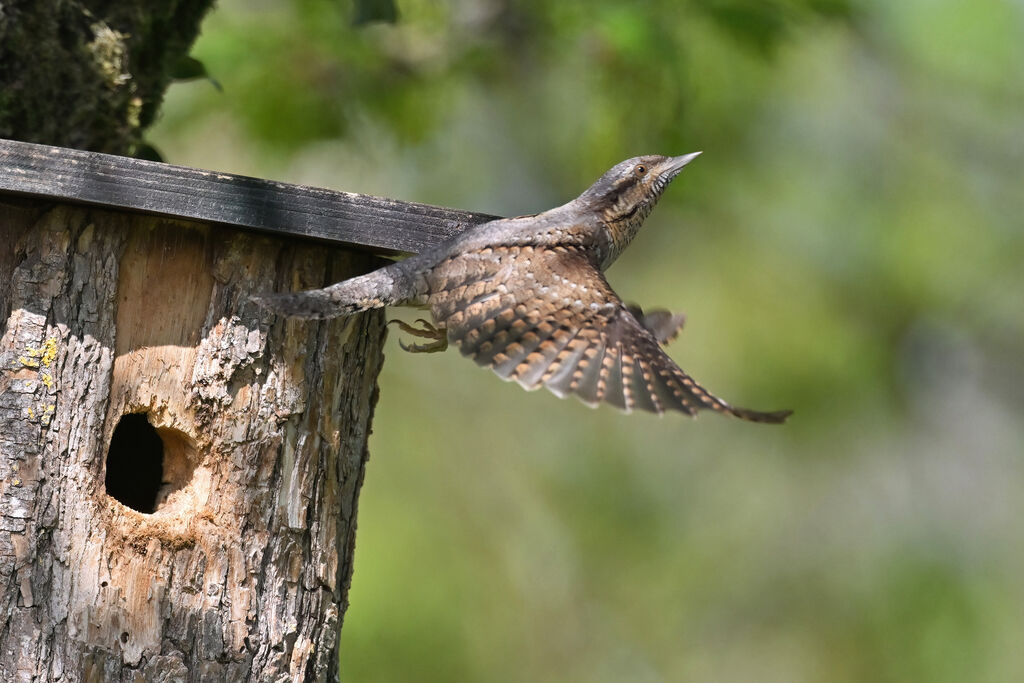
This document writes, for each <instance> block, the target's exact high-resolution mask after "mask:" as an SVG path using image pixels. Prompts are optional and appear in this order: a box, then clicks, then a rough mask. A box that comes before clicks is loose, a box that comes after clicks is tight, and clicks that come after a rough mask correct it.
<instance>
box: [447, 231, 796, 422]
mask: <svg viewBox="0 0 1024 683" xmlns="http://www.w3.org/2000/svg"><path fill="white" fill-rule="evenodd" d="M464 258H469V259H471V260H470V261H468V262H466V263H462V262H461V261H462V259H464ZM431 277H432V278H434V281H433V282H432V283H431V284H432V285H433V287H432V294H431V295H430V297H429V298H428V303H429V305H430V306H431V309H432V312H433V314H434V317H435V320H436V321H437V322H438V323H439V324H442V325H444V326H445V327H446V328H447V333H448V338H449V341H451V342H452V343H454V344H455V345H457V346H458V347H459V349H460V351H461V352H462V354H463V355H465V356H469V357H471V358H473V359H474V360H475V361H476V362H477V363H478V364H480V365H482V366H485V367H490V368H491V369H493V370H494V372H495V373H497V374H498V375H499V376H501V377H502V378H504V379H507V380H516V381H517V382H518V383H519V384H521V385H522V386H523V387H525V388H527V389H536V388H539V387H541V386H544V387H547V388H548V389H549V390H550V391H552V392H553V393H555V394H556V395H558V396H568V395H570V394H573V395H576V396H577V397H578V398H580V399H581V400H582V401H584V402H585V403H587V404H589V405H597V404H598V403H602V402H604V403H609V404H611V405H613V406H615V407H617V408H620V409H621V410H624V411H626V412H630V411H633V410H643V411H648V412H653V413H659V414H660V413H663V412H665V411H667V410H676V411H679V412H683V413H686V414H688V415H695V414H696V413H697V411H698V410H704V409H710V410H714V411H717V412H722V413H727V414H731V415H735V416H736V417H740V418H743V419H746V420H752V421H755V422H782V421H783V420H785V418H786V417H787V416H788V415H789V412H788V411H781V412H775V413H762V412H758V411H752V410H746V409H743V408H736V407H733V406H731V405H729V404H728V403H726V402H725V401H722V400H721V399H719V398H717V397H715V396H713V395H712V394H711V393H710V392H708V391H707V390H706V389H704V388H703V387H702V386H700V385H699V384H698V383H697V382H696V381H694V380H693V379H692V378H691V377H690V376H689V375H687V374H686V373H685V372H683V371H682V370H681V369H680V368H679V366H678V365H676V364H675V362H673V361H672V359H671V358H669V357H668V356H667V355H666V354H665V352H664V351H663V350H662V349H661V346H660V342H663V341H664V338H663V337H661V336H660V335H658V334H657V330H656V329H652V327H654V326H652V325H650V324H649V321H648V324H645V323H644V322H641V321H640V320H638V319H637V318H636V316H635V315H634V314H633V313H632V312H631V311H630V310H629V308H627V307H626V305H624V304H623V303H622V301H621V300H620V299H619V297H618V296H617V295H616V294H615V292H614V291H612V289H611V287H610V286H609V285H608V283H607V282H606V281H605V279H604V276H603V275H602V274H601V272H600V271H599V270H598V269H597V268H596V267H594V266H593V265H592V264H591V263H590V262H589V261H588V260H587V258H586V256H585V254H584V253H583V252H582V250H575V249H572V248H565V247H558V248H555V249H533V248H531V247H521V246H519V247H506V248H495V249H493V250H491V251H490V253H488V254H487V255H486V257H485V258H482V257H481V256H480V255H479V254H474V255H471V256H468V257H467V256H462V255H459V256H455V257H453V258H452V259H450V260H449V261H447V262H445V263H442V264H440V265H439V266H438V267H436V268H435V272H434V274H432V276H431ZM673 327H677V326H676V325H673Z"/></svg>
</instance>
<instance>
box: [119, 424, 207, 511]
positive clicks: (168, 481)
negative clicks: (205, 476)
mask: <svg viewBox="0 0 1024 683" xmlns="http://www.w3.org/2000/svg"><path fill="white" fill-rule="evenodd" d="M195 464H196V444H195V442H194V441H193V440H192V439H191V438H190V437H189V436H188V435H187V434H185V433H184V432H181V431H178V430H177V429H172V428H170V427H159V428H155V427H153V425H151V424H150V423H149V418H148V417H147V414H146V413H129V414H127V415H124V416H122V417H121V420H120V421H119V422H118V423H117V427H115V428H114V435H113V437H111V439H110V449H109V450H108V451H107V475H106V488H107V495H109V496H112V497H113V498H114V499H115V500H117V501H118V502H120V503H122V504H124V505H127V506H128V507H130V508H132V509H133V510H138V511H139V512H145V513H153V512H156V511H157V510H159V509H160V506H161V505H162V504H163V503H164V502H165V501H166V500H167V497H168V496H169V495H170V494H171V493H173V492H175V491H177V490H179V489H182V488H184V487H185V486H187V485H188V483H189V482H190V481H192V473H193V472H194V471H195V466H196V465H195Z"/></svg>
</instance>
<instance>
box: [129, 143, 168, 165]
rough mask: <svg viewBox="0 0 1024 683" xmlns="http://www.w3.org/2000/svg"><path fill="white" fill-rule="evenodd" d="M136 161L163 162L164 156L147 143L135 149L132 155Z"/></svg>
mask: <svg viewBox="0 0 1024 683" xmlns="http://www.w3.org/2000/svg"><path fill="white" fill-rule="evenodd" d="M133 156H134V157H135V158H136V159H144V160H146V161H161V162H162V161H163V160H164V155H163V154H161V153H160V150H158V149H157V148H156V147H154V146H153V145H151V144H149V143H148V142H143V143H140V144H138V145H137V146H136V147H135V154H134V155H133Z"/></svg>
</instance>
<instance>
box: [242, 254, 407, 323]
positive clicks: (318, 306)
mask: <svg viewBox="0 0 1024 683" xmlns="http://www.w3.org/2000/svg"><path fill="white" fill-rule="evenodd" d="M390 270H391V267H390V266H389V267H385V268H380V269H379V270H375V271H373V272H372V273H367V274H366V275H360V276H359V277H354V278H350V279H348V280H342V281H341V282H338V283H337V284H333V285H331V286H330V287H324V288H323V289H311V290H308V291H305V292H289V293H281V294H264V295H262V296H254V297H252V301H254V302H255V303H257V304H259V305H260V306H262V307H263V308H267V309H269V310H271V311H274V312H275V313H279V314H281V315H286V316H289V317H295V318H312V319H322V318H337V317H340V316H346V315H353V314H354V313H360V312H362V311H368V310H370V309H373V308H382V307H383V306H390V305H392V304H396V303H400V302H399V301H398V296H397V293H396V290H397V287H396V282H395V278H394V276H393V274H392V273H391V272H390Z"/></svg>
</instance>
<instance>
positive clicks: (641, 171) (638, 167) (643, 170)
mask: <svg viewBox="0 0 1024 683" xmlns="http://www.w3.org/2000/svg"><path fill="white" fill-rule="evenodd" d="M633 171H634V172H635V173H636V174H637V175H638V176H642V175H647V167H646V166H644V165H643V164H637V165H636V168H634V169H633Z"/></svg>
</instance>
